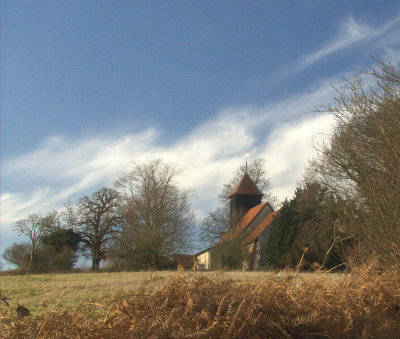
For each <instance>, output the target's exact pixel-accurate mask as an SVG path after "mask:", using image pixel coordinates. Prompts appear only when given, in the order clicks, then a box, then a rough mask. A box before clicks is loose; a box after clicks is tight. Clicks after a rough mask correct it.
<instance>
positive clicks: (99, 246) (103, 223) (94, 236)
mask: <svg viewBox="0 0 400 339" xmlns="http://www.w3.org/2000/svg"><path fill="white" fill-rule="evenodd" d="M76 223H77V230H78V232H79V234H80V235H81V239H82V242H83V243H84V247H85V248H86V249H87V250H88V251H89V253H90V256H91V258H92V269H93V270H98V269H99V268H100V261H101V260H102V259H104V258H106V257H107V254H108V250H109V245H110V244H111V243H112V240H113V238H115V236H116V235H117V234H118V233H119V232H120V226H121V217H120V214H119V195H118V192H117V191H115V190H114V189H111V188H107V187H103V188H100V189H99V190H98V191H96V192H94V193H92V195H91V196H85V197H83V198H81V199H80V200H79V201H78V203H77V215H76Z"/></svg>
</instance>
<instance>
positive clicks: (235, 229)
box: [215, 202, 267, 245]
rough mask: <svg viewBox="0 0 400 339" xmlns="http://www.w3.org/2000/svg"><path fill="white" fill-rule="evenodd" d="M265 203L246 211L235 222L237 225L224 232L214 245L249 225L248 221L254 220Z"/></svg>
mask: <svg viewBox="0 0 400 339" xmlns="http://www.w3.org/2000/svg"><path fill="white" fill-rule="evenodd" d="M266 205H267V203H266V202H265V203H262V204H260V205H257V206H255V207H253V208H251V209H249V210H248V211H247V213H246V214H245V215H244V217H243V218H242V220H241V221H240V222H238V223H237V225H236V226H235V227H233V228H231V229H230V230H229V231H228V232H226V233H225V234H224V235H223V236H222V237H221V239H219V241H218V242H217V243H216V244H215V245H221V244H223V243H224V242H227V241H229V240H232V239H235V238H237V237H238V236H239V235H240V234H241V233H242V232H243V231H244V230H245V229H246V228H247V226H249V225H250V223H251V222H252V221H253V220H254V218H255V217H256V216H257V215H258V213H260V211H261V210H262V209H263V208H264V207H265V206H266Z"/></svg>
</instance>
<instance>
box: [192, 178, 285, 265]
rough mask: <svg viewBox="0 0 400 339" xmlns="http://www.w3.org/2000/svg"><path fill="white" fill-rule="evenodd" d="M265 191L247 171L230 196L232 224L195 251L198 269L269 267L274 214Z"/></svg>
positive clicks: (275, 212) (276, 212)
mask: <svg viewBox="0 0 400 339" xmlns="http://www.w3.org/2000/svg"><path fill="white" fill-rule="evenodd" d="M262 197H263V193H262V192H261V191H260V190H259V189H258V187H257V186H256V185H255V183H254V182H253V180H252V179H251V178H250V176H249V174H248V173H247V172H246V173H245V174H244V175H243V177H242V179H241V180H240V181H239V183H238V184H237V185H236V187H235V188H234V190H233V191H232V193H230V194H229V200H230V228H229V230H228V232H227V233H225V234H224V235H223V236H222V237H221V238H220V239H219V241H218V242H217V243H216V244H215V245H214V246H212V247H210V248H207V249H205V250H203V251H201V252H199V253H196V254H195V260H196V267H197V269H199V270H217V269H221V268H224V267H228V268H239V267H241V268H242V269H245V270H257V269H262V268H264V267H266V259H265V253H266V246H267V242H268V236H269V233H270V228H269V227H268V226H269V225H270V224H271V222H272V220H273V219H274V217H275V216H276V215H277V214H278V213H279V210H278V211H274V209H273V208H272V206H271V205H270V204H269V203H268V202H264V203H262V202H261V200H262Z"/></svg>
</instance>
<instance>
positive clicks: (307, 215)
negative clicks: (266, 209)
mask: <svg viewBox="0 0 400 339" xmlns="http://www.w3.org/2000/svg"><path fill="white" fill-rule="evenodd" d="M377 62H378V65H377V67H376V68H374V69H371V70H369V71H361V72H359V74H357V76H356V77H355V78H354V79H352V80H347V81H346V82H345V85H344V86H343V87H342V88H340V89H338V90H337V96H336V98H334V101H333V104H332V105H330V106H326V107H323V108H322V109H321V112H325V113H326V112H328V113H329V114H331V115H332V116H333V117H334V119H335V125H334V129H333V132H332V134H331V135H330V136H329V138H328V139H326V140H325V142H324V143H323V144H322V145H319V146H318V147H317V151H318V156H317V157H316V158H315V159H313V160H312V161H311V162H310V164H309V166H308V168H307V169H306V172H305V173H306V174H305V176H304V182H303V183H302V185H300V187H298V188H297V190H296V192H295V196H294V197H293V199H291V200H290V201H285V202H284V204H283V207H282V209H281V212H280V214H279V215H278V216H277V217H276V218H275V220H274V222H273V223H272V225H271V237H270V241H269V244H268V247H267V258H268V262H269V264H270V265H271V266H273V267H284V266H286V265H289V266H296V265H298V264H299V263H300V262H301V265H303V266H304V265H305V266H308V267H309V266H313V265H314V266H316V267H320V266H321V265H323V266H324V267H327V268H333V267H336V266H337V265H340V264H341V263H345V264H346V265H350V266H351V265H359V264H362V263H364V262H366V261H368V260H370V259H371V257H374V258H378V260H379V261H380V263H381V265H382V266H393V265H395V266H396V265H397V267H398V265H399V264H400V64H397V65H393V64H391V63H385V62H383V61H382V60H377Z"/></svg>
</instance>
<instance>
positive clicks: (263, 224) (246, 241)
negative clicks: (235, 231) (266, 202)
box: [242, 209, 281, 245]
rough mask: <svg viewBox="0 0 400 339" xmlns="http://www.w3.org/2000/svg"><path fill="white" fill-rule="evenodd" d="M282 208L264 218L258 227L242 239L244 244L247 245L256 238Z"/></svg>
mask: <svg viewBox="0 0 400 339" xmlns="http://www.w3.org/2000/svg"><path fill="white" fill-rule="evenodd" d="M280 211H281V210H280V209H279V210H277V211H275V212H272V213H270V214H268V215H267V217H266V218H265V219H264V220H262V221H261V222H260V223H259V224H258V225H257V227H256V228H255V229H254V230H253V231H252V232H251V233H250V234H249V235H248V236H247V237H246V238H245V239H244V240H243V241H242V245H246V244H249V243H251V242H252V241H254V240H256V238H257V237H258V236H259V235H260V234H261V233H262V232H263V231H264V230H265V229H266V228H267V227H268V226H269V225H270V224H271V222H272V220H274V218H275V216H276V215H277V214H278V213H279V212H280Z"/></svg>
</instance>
